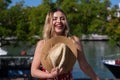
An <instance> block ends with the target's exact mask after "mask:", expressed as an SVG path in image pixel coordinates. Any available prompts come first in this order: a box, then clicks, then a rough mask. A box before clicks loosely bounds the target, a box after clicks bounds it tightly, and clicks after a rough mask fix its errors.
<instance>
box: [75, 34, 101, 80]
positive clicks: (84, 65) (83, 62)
mask: <svg viewBox="0 0 120 80" xmlns="http://www.w3.org/2000/svg"><path fill="white" fill-rule="evenodd" d="M73 40H74V43H75V46H76V47H77V51H78V54H77V60H78V63H79V66H80V68H81V70H82V71H83V72H84V73H85V74H87V75H88V76H89V77H91V79H92V80H99V78H98V77H97V75H96V74H95V72H94V71H93V69H92V68H91V66H90V65H89V64H88V62H87V61H86V59H85V55H84V52H83V47H82V44H81V42H80V40H79V38H77V37H75V36H74V37H73Z"/></svg>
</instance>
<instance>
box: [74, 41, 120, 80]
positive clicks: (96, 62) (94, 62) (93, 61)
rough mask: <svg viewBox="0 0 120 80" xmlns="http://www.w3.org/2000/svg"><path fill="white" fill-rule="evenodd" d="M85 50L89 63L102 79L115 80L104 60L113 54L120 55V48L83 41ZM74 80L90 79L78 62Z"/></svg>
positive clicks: (103, 42) (105, 43) (101, 42)
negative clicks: (78, 79) (77, 79)
mask: <svg viewBox="0 0 120 80" xmlns="http://www.w3.org/2000/svg"><path fill="white" fill-rule="evenodd" d="M82 44H83V49H84V53H85V56H86V59H87V61H88V63H89V64H90V65H91V67H92V68H93V70H94V71H95V72H96V74H97V75H98V76H99V77H100V78H104V79H105V78H111V79H113V78H115V77H114V76H113V74H112V73H111V72H110V71H109V70H108V69H107V68H106V67H105V66H104V65H103V63H102V61H101V60H102V58H103V57H104V56H109V55H113V54H117V53H120V50H119V48H117V47H115V46H111V45H110V44H109V43H108V42H106V41H87V42H86V41H83V42H82ZM73 76H74V78H88V76H87V75H86V74H84V73H83V72H82V71H81V70H80V68H79V66H78V63H77V62H76V64H75V66H74V69H73Z"/></svg>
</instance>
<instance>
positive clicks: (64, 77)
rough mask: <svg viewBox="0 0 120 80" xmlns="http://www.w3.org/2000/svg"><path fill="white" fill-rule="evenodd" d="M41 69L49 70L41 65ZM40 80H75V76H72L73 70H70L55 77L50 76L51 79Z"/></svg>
mask: <svg viewBox="0 0 120 80" xmlns="http://www.w3.org/2000/svg"><path fill="white" fill-rule="evenodd" d="M41 70H42V71H44V72H48V71H47V70H45V69H44V68H42V67H41ZM40 80H73V77H72V72H71V71H69V72H68V73H64V74H61V75H59V76H57V77H55V78H50V79H40Z"/></svg>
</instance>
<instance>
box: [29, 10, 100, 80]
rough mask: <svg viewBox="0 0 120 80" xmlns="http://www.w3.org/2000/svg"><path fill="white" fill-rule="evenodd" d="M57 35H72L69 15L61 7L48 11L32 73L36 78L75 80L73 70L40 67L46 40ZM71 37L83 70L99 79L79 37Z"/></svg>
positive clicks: (35, 54)
mask: <svg viewBox="0 0 120 80" xmlns="http://www.w3.org/2000/svg"><path fill="white" fill-rule="evenodd" d="M55 36H66V37H71V36H70V32H69V26H68V22H67V17H66V15H65V13H64V12H63V10H61V9H54V10H51V11H49V12H48V14H47V16H46V20H45V25H44V30H43V40H40V41H39V42H38V43H37V46H36V50H35V53H34V58H33V62H32V66H31V75H32V76H33V77H35V78H40V79H43V80H73V77H72V73H71V71H68V72H67V73H63V71H62V69H59V68H58V67H54V68H53V69H52V70H51V72H48V71H47V70H45V69H44V67H43V68H42V69H40V65H41V59H40V54H41V51H42V48H43V46H44V42H45V40H48V39H50V38H52V37H55ZM71 38H72V41H73V43H74V45H75V47H76V48H77V51H78V54H77V55H78V56H77V60H78V63H79V66H80V68H81V70H82V71H83V72H84V73H85V74H87V75H88V76H89V77H90V78H91V79H92V80H99V78H98V76H97V75H96V74H95V73H94V71H93V69H92V68H91V66H90V65H89V64H88V63H87V61H86V59H85V56H84V52H83V49H82V45H81V42H80V40H79V38H78V37H76V36H73V37H71Z"/></svg>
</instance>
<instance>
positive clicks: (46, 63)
mask: <svg viewBox="0 0 120 80" xmlns="http://www.w3.org/2000/svg"><path fill="white" fill-rule="evenodd" d="M57 43H64V44H65V45H66V46H68V48H69V49H70V50H71V51H72V55H71V57H70V58H71V59H69V60H71V61H70V62H69V63H68V65H67V67H68V68H67V69H66V71H65V72H67V71H68V70H70V69H71V68H72V67H73V65H74V64H75V61H76V58H77V49H76V48H75V46H74V44H73V41H72V39H71V38H68V37H64V36H57V37H53V38H51V39H49V40H47V41H45V44H44V47H43V48H42V51H41V53H40V54H41V55H40V60H41V63H42V66H43V67H44V68H45V69H46V70H47V71H49V72H50V71H51V69H52V68H54V67H53V65H52V62H51V60H50V58H48V54H49V50H50V49H51V48H52V47H53V46H54V45H55V44H57Z"/></svg>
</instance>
